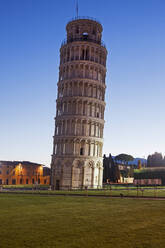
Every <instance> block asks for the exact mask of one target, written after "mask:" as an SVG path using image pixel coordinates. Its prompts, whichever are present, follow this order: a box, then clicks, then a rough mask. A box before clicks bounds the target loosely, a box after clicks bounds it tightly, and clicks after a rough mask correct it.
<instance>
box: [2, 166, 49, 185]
mask: <svg viewBox="0 0 165 248" xmlns="http://www.w3.org/2000/svg"><path fill="white" fill-rule="evenodd" d="M25 184H26V185H28V184H29V185H33V184H35V185H37V184H42V185H44V184H45V185H49V184H50V168H48V167H44V166H43V165H39V164H36V163H32V162H26V161H23V162H21V161H0V185H25Z"/></svg>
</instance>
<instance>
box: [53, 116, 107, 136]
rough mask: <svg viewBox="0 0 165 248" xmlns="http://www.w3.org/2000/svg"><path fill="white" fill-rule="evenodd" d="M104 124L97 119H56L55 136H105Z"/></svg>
mask: <svg viewBox="0 0 165 248" xmlns="http://www.w3.org/2000/svg"><path fill="white" fill-rule="evenodd" d="M103 130H104V125H103V124H101V123H99V122H96V121H87V120H83V119H82V120H75V119H66V120H56V126H55V136H60V135H61V136H64V135H65V136H67V135H68V136H71V135H79V136H88V137H89V136H91V137H97V138H103Z"/></svg>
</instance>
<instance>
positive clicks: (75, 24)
mask: <svg viewBox="0 0 165 248" xmlns="http://www.w3.org/2000/svg"><path fill="white" fill-rule="evenodd" d="M102 30H103V28H102V25H101V24H100V23H99V22H98V21H96V20H94V19H92V18H85V17H78V18H76V19H74V20H72V21H70V22H68V24H67V26H66V31H67V42H73V41H83V40H85V41H91V42H95V43H97V44H101V36H102Z"/></svg>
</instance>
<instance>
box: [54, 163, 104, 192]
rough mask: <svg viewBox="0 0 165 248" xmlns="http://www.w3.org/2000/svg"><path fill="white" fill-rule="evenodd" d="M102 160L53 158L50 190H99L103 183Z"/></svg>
mask: <svg viewBox="0 0 165 248" xmlns="http://www.w3.org/2000/svg"><path fill="white" fill-rule="evenodd" d="M102 163H103V162H102V158H97V159H82V158H80V159H78V158H76V159H75V158H68V159H66V158H65V159H63V158H53V159H52V164H51V168H52V177H51V184H52V188H53V189H56V190H69V189H85V188H88V189H89V188H94V189H97V188H101V187H102V181H103V164H102Z"/></svg>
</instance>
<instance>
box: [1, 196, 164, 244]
mask: <svg viewBox="0 0 165 248" xmlns="http://www.w3.org/2000/svg"><path fill="white" fill-rule="evenodd" d="M164 209H165V201H161V200H141V199H121V198H118V199H114V198H96V197H92V198H91V197H72V196H70V197H67V196H44V195H41V196H40V195H26V194H25V195H23V194H22V195H19V194H17V195H12V194H0V248H8V247H12V248H17V247H19V248H24V247H31V248H38V247H43V248H49V247H51V248H55V247H57V248H79V247H83V248H88V247H89V248H102V247H103V248H107V247H108V248H109V247H110V248H111V247H112V248H125V247H126V248H164V247H165V235H164V230H165V214H164Z"/></svg>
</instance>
